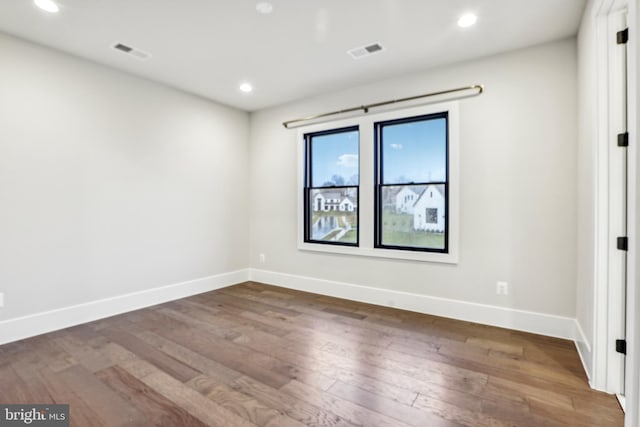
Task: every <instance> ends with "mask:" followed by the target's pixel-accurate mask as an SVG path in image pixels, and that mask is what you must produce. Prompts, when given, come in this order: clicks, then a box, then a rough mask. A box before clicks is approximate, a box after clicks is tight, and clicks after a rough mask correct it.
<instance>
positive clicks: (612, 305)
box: [591, 0, 635, 405]
mask: <svg viewBox="0 0 640 427" xmlns="http://www.w3.org/2000/svg"><path fill="white" fill-rule="evenodd" d="M596 1H598V2H599V7H595V8H594V9H593V10H594V11H595V13H594V16H593V19H594V20H595V24H596V25H595V29H596V49H597V53H596V58H597V59H596V67H597V71H596V73H597V95H596V96H597V103H596V105H597V112H596V116H597V123H596V126H597V143H596V156H595V157H596V159H595V168H596V182H595V184H596V188H595V204H596V220H595V223H596V224H595V227H596V230H595V254H594V256H595V265H594V273H595V287H594V337H593V344H594V345H593V366H592V378H591V386H592V387H593V388H596V389H598V390H602V391H606V392H609V393H619V392H621V391H622V390H623V388H624V385H625V384H624V382H626V381H624V380H625V379H624V378H623V377H622V376H621V375H620V372H622V370H623V369H624V364H625V362H626V360H625V358H624V357H622V356H621V355H619V354H617V353H616V352H615V349H614V344H615V340H616V339H619V338H624V332H625V331H624V329H625V322H624V320H625V319H624V318H622V317H621V316H620V313H619V310H616V307H620V304H624V299H621V295H624V292H626V289H624V283H623V280H616V279H621V278H624V277H621V276H620V274H621V273H620V272H616V268H618V267H617V264H618V263H619V262H620V256H621V255H623V254H620V253H619V252H617V250H616V249H615V247H614V242H615V237H616V235H614V234H615V233H617V232H616V231H615V227H614V225H615V224H616V218H615V217H616V216H619V215H621V212H622V207H621V208H620V210H619V211H618V212H616V211H615V209H612V206H611V202H610V200H611V198H612V197H618V199H619V195H616V191H615V189H614V188H612V185H613V183H612V173H611V172H612V170H613V167H615V165H616V163H615V156H616V152H615V150H624V149H623V148H618V147H616V146H615V144H616V140H615V138H616V135H617V133H619V132H621V131H623V130H624V129H620V125H619V123H616V122H615V121H614V120H613V118H614V117H615V115H614V111H615V110H616V108H617V106H618V105H621V104H622V98H621V95H620V94H619V93H616V90H615V86H614V84H612V79H611V76H612V73H613V72H614V71H615V68H613V67H612V60H613V59H614V58H615V57H616V56H617V54H618V52H619V51H616V49H619V48H620V46H617V45H616V44H615V43H612V41H613V40H615V33H616V31H617V30H618V28H617V27H615V26H614V25H615V23H614V22H613V20H612V19H611V17H613V16H614V15H617V14H619V13H620V12H621V11H624V10H627V11H628V8H629V7H628V2H627V0H596ZM632 1H634V0H632ZM596 6H598V4H596ZM627 15H629V14H627ZM627 23H628V24H629V23H630V22H629V20H628V21H627ZM630 50H631V49H628V51H630ZM627 79H628V80H629V79H631V75H628V77H627ZM629 113H630V111H629ZM630 146H631V144H630ZM626 150H629V148H627V149H626ZM628 154H629V158H631V156H630V152H629V151H628ZM629 163H634V162H629ZM629 166H631V165H629ZM629 169H631V167H629V168H628V176H627V186H628V188H627V191H628V192H629V193H630V191H631V190H632V187H635V186H631V185H630V184H631V180H632V179H633V178H632V176H631V173H632V171H631V170H629ZM634 171H635V169H634ZM612 190H613V191H612ZM629 199H631V198H628V202H627V216H628V218H635V205H634V204H633V203H629V202H631V200H629ZM618 222H619V221H618ZM632 231H633V230H632V229H629V228H627V230H626V235H627V236H631V234H630V233H631V232H632ZM619 235H622V233H621V234H619ZM629 240H630V243H631V245H633V242H634V240H635V239H633V238H630V239H629ZM626 255H627V273H626V274H627V276H626V281H627V283H632V282H631V281H630V278H629V272H630V271H629V270H630V267H632V265H631V264H633V263H632V262H630V260H631V259H632V253H631V252H630V251H629V252H627V254H626ZM627 314H629V307H627ZM623 381H624V382H623ZM621 404H623V405H624V399H621Z"/></svg>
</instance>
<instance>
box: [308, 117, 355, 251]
mask: <svg viewBox="0 0 640 427" xmlns="http://www.w3.org/2000/svg"><path fill="white" fill-rule="evenodd" d="M305 145H306V146H305V153H306V154H305V157H306V162H305V166H306V171H305V190H304V191H305V241H306V242H314V243H328V244H337V245H351V246H357V245H358V190H359V160H358V159H359V133H358V127H357V126H356V127H350V128H344V129H336V130H330V131H324V132H316V133H310V134H306V135H305Z"/></svg>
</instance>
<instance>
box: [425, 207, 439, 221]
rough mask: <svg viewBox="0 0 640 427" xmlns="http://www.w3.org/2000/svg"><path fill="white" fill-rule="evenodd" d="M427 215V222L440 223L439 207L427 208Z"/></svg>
mask: <svg viewBox="0 0 640 427" xmlns="http://www.w3.org/2000/svg"><path fill="white" fill-rule="evenodd" d="M425 217H426V218H427V224H437V223H438V209H437V208H427V209H426V213H425Z"/></svg>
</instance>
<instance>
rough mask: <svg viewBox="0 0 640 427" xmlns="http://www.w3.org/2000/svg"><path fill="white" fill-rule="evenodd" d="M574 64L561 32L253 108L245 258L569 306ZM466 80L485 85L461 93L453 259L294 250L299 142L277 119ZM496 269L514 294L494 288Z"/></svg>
mask: <svg viewBox="0 0 640 427" xmlns="http://www.w3.org/2000/svg"><path fill="white" fill-rule="evenodd" d="M576 73H577V59H576V42H575V40H574V39H569V40H564V41H559V42H555V43H551V44H547V45H543V46H538V47H533V48H529V49H524V50H520V51H517V52H513V53H508V54H503V55H499V56H495V57H490V58H485V59H481V60H477V61H473V62H467V63H461V64H457V65H453V66H449V67H444V68H439V69H434V70H429V71H425V72H422V73H417V74H411V75H407V76H400V77H398V78H394V79H390V80H387V81H382V82H379V83H377V84H370V85H363V86H360V87H356V88H353V89H351V90H347V91H342V92H338V93H332V94H327V95H323V96H320V97H317V98H314V99H309V100H304V101H300V102H296V103H290V104H287V105H285V106H281V107H277V108H273V109H268V110H263V111H259V112H257V113H254V114H252V116H251V149H250V156H251V160H250V170H251V185H250V187H251V212H252V216H251V266H252V267H254V268H255V269H260V270H269V271H271V272H279V273H289V274H293V275H300V276H306V277H313V278H319V279H326V280H330V281H337V282H346V283H350V284H359V285H366V286H370V287H373V288H379V289H390V290H397V291H403V292H410V293H415V294H421V295H429V296H435V297H443V298H450V299H454V300H461V301H469V302H475V303H483V304H489V305H495V306H503V307H508V308H513V309H519V310H530V311H533V312H540V313H548V314H552V315H558V316H568V317H571V318H573V317H575V314H576V308H575V303H576V292H575V282H576V243H575V242H576V200H577V194H576V193H577V191H576V188H577V183H576V175H577V170H576V165H577V161H576V156H577V145H576V140H577V135H576V134H577V132H576V130H577V115H576V109H577V105H576V98H577V91H576V89H577V85H576ZM473 83H481V84H484V85H486V93H485V94H483V95H482V96H481V97H479V98H474V99H469V100H463V101H461V102H460V122H461V128H460V140H461V147H460V150H461V198H460V200H461V239H460V244H461V250H460V262H459V264H458V265H445V264H436V263H422V262H409V261H398V260H385V259H379V258H376V259H372V258H365V257H346V256H339V255H331V254H319V253H315V252H304V251H299V250H297V249H296V218H297V215H298V212H297V209H296V168H297V166H296V143H297V141H296V132H295V131H294V130H286V129H284V128H283V127H282V124H281V123H282V122H283V121H284V120H288V119H293V118H296V117H301V116H305V115H308V114H314V113H322V112H325V111H331V110H335V109H340V108H344V107H350V106H354V105H361V104H366V103H369V102H374V101H381V100H386V99H393V98H399V97H403V96H409V95H415V94H418V93H425V92H430V91H433V90H438V89H447V88H452V87H458V86H463V85H469V84H473ZM361 179H366V177H361ZM261 253H264V254H265V255H266V263H264V264H260V263H259V254H261ZM498 280H506V281H508V282H509V283H510V284H511V290H510V291H511V293H510V295H508V296H506V297H505V296H497V295H496V294H495V287H496V281H498Z"/></svg>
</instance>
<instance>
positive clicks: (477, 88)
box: [282, 85, 484, 129]
mask: <svg viewBox="0 0 640 427" xmlns="http://www.w3.org/2000/svg"><path fill="white" fill-rule="evenodd" d="M470 90H475V91H477V92H476V93H472V94H470V95H462V96H458V97H455V98H452V99H461V98H471V97H474V96H478V95H480V94H482V92H484V86H483V85H471V86H465V87H458V88H455V89H448V90H441V91H439V92H431V93H425V94H423V95H415V96H409V97H407V98H400V99H392V100H390V101H383V102H376V103H374V104H368V105H361V106H359V107H351V108H346V109H344V110H338V111H332V112H330V113H323V114H316V115H314V116H308V117H301V118H299V119H293V120H288V121H286V122H283V123H282V126H284V127H285V128H287V129H290V128H291V126H290V125H291V124H294V123H302V122H308V121H310V120H315V119H321V118H323V117H329V116H336V115H338V114H345V113H353V112H355V111H364V112H365V114H366V113H368V112H369V110H370V109H371V108H377V107H383V106H385V105H391V104H396V103H399V102H408V101H415V100H416V99H422V98H429V97H432V96H438V95H446V94H449V93H457V92H465V91H470Z"/></svg>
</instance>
